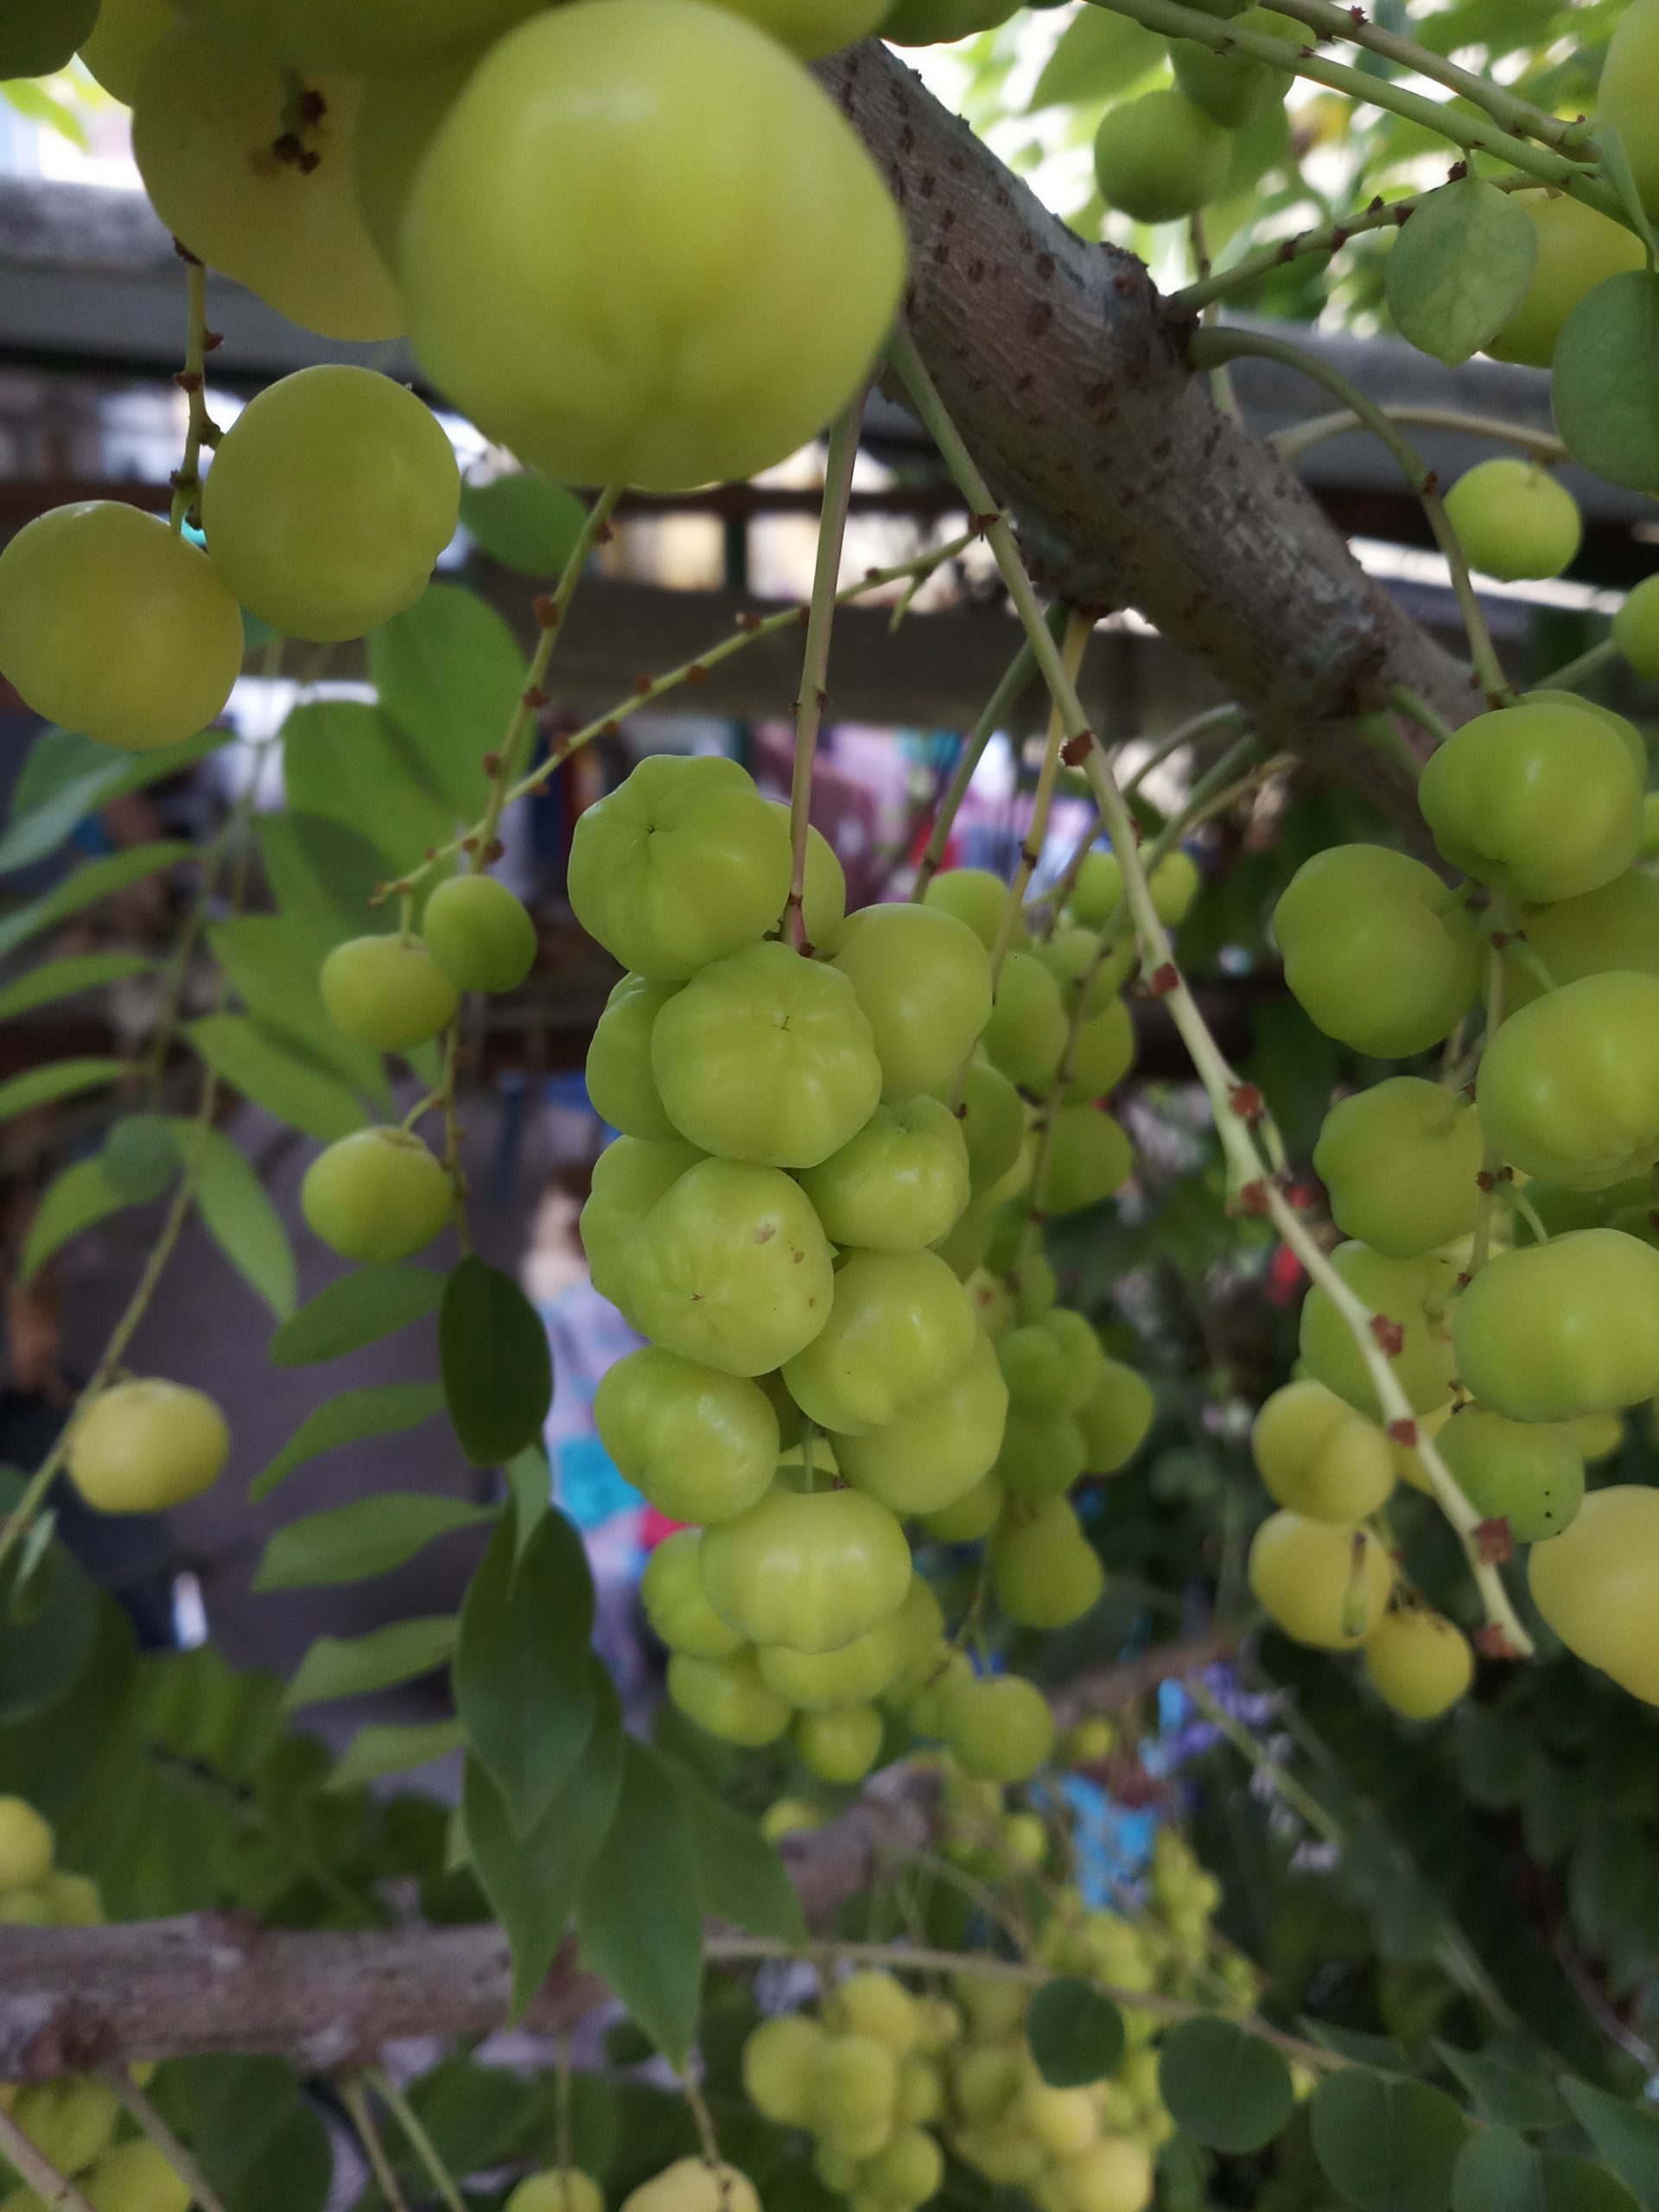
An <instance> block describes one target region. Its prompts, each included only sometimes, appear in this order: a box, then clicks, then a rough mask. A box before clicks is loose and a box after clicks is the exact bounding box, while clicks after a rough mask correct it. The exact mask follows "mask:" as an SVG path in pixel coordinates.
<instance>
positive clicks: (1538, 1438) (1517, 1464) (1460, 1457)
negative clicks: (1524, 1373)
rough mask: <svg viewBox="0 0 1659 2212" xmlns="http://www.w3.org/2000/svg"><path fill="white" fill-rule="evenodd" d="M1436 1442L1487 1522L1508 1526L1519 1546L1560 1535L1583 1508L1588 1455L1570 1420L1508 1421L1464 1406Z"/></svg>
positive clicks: (1465, 1491) (1471, 1500)
mask: <svg viewBox="0 0 1659 2212" xmlns="http://www.w3.org/2000/svg"><path fill="white" fill-rule="evenodd" d="M1437 1442H1438V1443H1439V1446H1440V1457H1441V1459H1444V1460H1445V1462H1446V1465H1447V1467H1448V1468H1449V1469H1450V1470H1451V1471H1452V1474H1453V1475H1454V1476H1455V1477H1456V1478H1457V1481H1458V1487H1459V1489H1460V1490H1461V1491H1463V1493H1464V1495H1465V1497H1467V1499H1468V1500H1469V1503H1471V1505H1472V1506H1474V1507H1476V1508H1477V1509H1478V1511H1479V1513H1480V1515H1481V1517H1482V1519H1483V1520H1486V1521H1507V1522H1509V1524H1510V1535H1512V1536H1513V1537H1514V1538H1515V1540H1516V1542H1517V1543H1521V1544H1532V1543H1536V1542H1537V1541H1539V1540H1540V1538H1541V1537H1545V1536H1559V1535H1560V1533H1561V1531H1562V1529H1565V1528H1566V1527H1567V1525H1568V1524H1569V1522H1571V1521H1572V1519H1573V1516H1574V1514H1576V1513H1577V1511H1578V1510H1579V1508H1580V1505H1582V1504H1583V1503H1584V1451H1583V1447H1582V1446H1581V1445H1580V1441H1579V1432H1578V1427H1577V1424H1576V1423H1575V1422H1573V1421H1506V1420H1505V1419H1504V1417H1503V1414H1494V1413H1488V1412H1487V1411H1486V1410H1485V1408H1484V1407H1481V1406H1463V1407H1460V1408H1457V1409H1456V1410H1455V1411H1454V1413H1453V1414H1452V1419H1451V1420H1450V1421H1447V1422H1446V1426H1445V1427H1444V1428H1443V1429H1441V1431H1440V1435H1439V1438H1438V1439H1437Z"/></svg>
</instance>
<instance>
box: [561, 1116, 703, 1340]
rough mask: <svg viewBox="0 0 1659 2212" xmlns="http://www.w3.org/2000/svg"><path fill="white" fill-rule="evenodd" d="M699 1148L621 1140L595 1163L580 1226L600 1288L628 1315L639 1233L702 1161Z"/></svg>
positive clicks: (677, 1140) (674, 1140)
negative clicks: (630, 1268) (631, 1261)
mask: <svg viewBox="0 0 1659 2212" xmlns="http://www.w3.org/2000/svg"><path fill="white" fill-rule="evenodd" d="M702 1156H703V1155H702V1154H701V1153H700V1152H699V1151H698V1150H697V1148H696V1146H695V1145H690V1144H687V1143H685V1142H684V1141H683V1139H682V1138H679V1137H673V1138H671V1139H669V1140H667V1141H664V1142H661V1143H658V1142H657V1141H655V1140H653V1139H652V1138H649V1137H618V1138H617V1139H616V1141H615V1142H614V1143H613V1144H607V1146H606V1147H605V1149H604V1151H603V1152H601V1154H600V1155H599V1158H598V1159H597V1160H595V1161H594V1173H593V1182H592V1186H591V1188H590V1190H589V1192H588V1201H587V1204H586V1205H584V1206H583V1207H582V1217H581V1219H580V1220H579V1221H578V1222H577V1224H576V1230H577V1234H578V1235H579V1236H581V1238H582V1250H583V1251H584V1252H585V1253H586V1254H587V1255H588V1273H589V1274H591V1276H592V1277H593V1282H594V1289H595V1290H596V1291H598V1293H599V1294H600V1296H601V1298H608V1299H609V1300H610V1301H611V1303H612V1304H613V1306H618V1307H619V1308H620V1310H621V1311H622V1312H623V1313H626V1312H627V1311H628V1306H627V1298H628V1291H627V1255H628V1250H629V1248H630V1246H631V1245H632V1242H633V1234H634V1231H635V1230H637V1229H638V1228H639V1224H640V1223H641V1222H642V1221H643V1220H644V1219H645V1216H646V1215H647V1214H648V1213H649V1212H650V1211H651V1210H652V1207H653V1206H654V1205H656V1203H657V1201H658V1198H662V1197H663V1196H664V1194H665V1193H666V1192H669V1191H671V1190H672V1189H673V1187H674V1185H675V1184H676V1183H677V1182H678V1181H679V1179H680V1178H681V1176H682V1175H683V1174H685V1173H687V1172H688V1170H689V1169H690V1168H693V1167H695V1166H696V1165H697V1164H698V1162H699V1161H700V1160H702Z"/></svg>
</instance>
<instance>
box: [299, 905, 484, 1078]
mask: <svg viewBox="0 0 1659 2212" xmlns="http://www.w3.org/2000/svg"><path fill="white" fill-rule="evenodd" d="M318 981H319V982H320V984H321V988H322V1002H323V1004H324V1006H325V1007H327V1009H328V1018H329V1020H331V1021H332V1022H333V1023H334V1027H335V1028H337V1029H339V1030H340V1031H341V1032H342V1033H344V1034H345V1035H346V1036H347V1037H349V1038H350V1039H352V1041H353V1044H356V1045H369V1046H372V1047H373V1048H374V1050H375V1051H376V1052H409V1051H410V1049H411V1047H413V1046H416V1045H424V1044H425V1042H426V1041H427V1039H428V1038H429V1037H435V1036H436V1035H437V1033H438V1032H439V1030H441V1029H442V1028H444V1027H447V1026H448V1023H449V1022H450V1021H452V1020H454V1012H455V1007H456V1004H457V999H456V994H455V987H454V984H453V983H452V982H450V980H449V978H448V976H446V975H445V974H444V972H443V970H442V968H440V967H439V965H438V963H437V962H436V961H435V959H434V958H433V957H432V955H431V953H430V952H429V950H427V948H426V946H425V945H424V944H422V943H421V942H420V941H419V939H418V938H412V937H403V936H400V935H399V934H398V933H397V931H392V932H391V934H390V935H388V936H385V937H354V938H347V939H346V943H345V944H337V945H336V946H335V947H334V950H333V951H332V952H331V953H330V954H329V955H328V957H327V959H326V960H325V961H324V962H323V963H322V973H321V976H319V978H318Z"/></svg>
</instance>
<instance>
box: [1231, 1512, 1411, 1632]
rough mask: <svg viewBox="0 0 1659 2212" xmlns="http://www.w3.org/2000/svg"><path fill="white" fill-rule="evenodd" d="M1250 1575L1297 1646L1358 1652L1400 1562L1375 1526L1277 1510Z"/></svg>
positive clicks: (1259, 1533)
mask: <svg viewBox="0 0 1659 2212" xmlns="http://www.w3.org/2000/svg"><path fill="white" fill-rule="evenodd" d="M1249 1580H1250V1589H1251V1591H1252V1592H1253V1593H1254V1595H1255V1601H1256V1603H1257V1604H1258V1605H1260V1606H1261V1607H1262V1610H1263V1611H1264V1612H1266V1613H1268V1614H1269V1615H1270V1616H1271V1618H1273V1619H1274V1621H1275V1622H1277V1624H1278V1625H1279V1626H1280V1627H1281V1629H1282V1630H1284V1632H1285V1634H1286V1635H1287V1637H1290V1638H1291V1639H1292V1641H1293V1642H1294V1643H1306V1644H1311V1645H1313V1647H1314V1648H1315V1649H1318V1650H1321V1651H1351V1650H1354V1649H1357V1646H1359V1645H1360V1644H1362V1643H1364V1641H1365V1639H1366V1637H1368V1636H1370V1634H1371V1632H1372V1630H1374V1629H1375V1628H1376V1624H1377V1623H1378V1622H1379V1621H1380V1620H1381V1619H1382V1618H1383V1611H1384V1610H1385V1609H1386V1607H1387V1605H1388V1602H1389V1592H1390V1591H1391V1590H1392V1589H1393V1587H1394V1567H1393V1563H1392V1562H1391V1560H1389V1555H1388V1554H1387V1553H1386V1552H1385V1551H1384V1550H1383V1547H1382V1545H1381V1544H1380V1543H1379V1542H1378V1541H1377V1540H1376V1537H1375V1536H1374V1535H1371V1534H1370V1530H1369V1529H1354V1528H1344V1527H1343V1526H1341V1525H1339V1524H1338V1522H1333V1521H1310V1520H1309V1519H1307V1518H1306V1516H1305V1515H1303V1514H1300V1513H1282V1512H1281V1513H1271V1514H1269V1515H1268V1518H1267V1519H1266V1520H1265V1521H1264V1522H1262V1526H1261V1527H1260V1528H1259V1529H1257V1530H1256V1532H1255V1536H1254V1538H1253V1539H1252V1541H1251V1543H1250V1559H1249Z"/></svg>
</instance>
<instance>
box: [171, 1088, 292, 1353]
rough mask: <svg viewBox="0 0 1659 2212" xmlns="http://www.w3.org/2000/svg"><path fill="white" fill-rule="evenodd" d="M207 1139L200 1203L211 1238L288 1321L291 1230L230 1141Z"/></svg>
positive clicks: (210, 1134) (213, 1133)
mask: <svg viewBox="0 0 1659 2212" xmlns="http://www.w3.org/2000/svg"><path fill="white" fill-rule="evenodd" d="M187 1126H188V1125H187ZM206 1134H207V1144H206V1147H205V1149H204V1151H203V1153H202V1155H201V1163H200V1168H199V1170H198V1172H197V1176H196V1204H197V1205H198V1207H199V1208H200V1211H201V1217H202V1219H203V1221H204V1222H206V1223H207V1233H208V1235H209V1236H211V1237H212V1238H213V1242H214V1243H215V1244H217V1245H218V1247H219V1250H220V1251H221V1252H222V1253H223V1254H224V1255H225V1256H226V1259H227V1260H228V1261H229V1262H230V1263H231V1265H232V1267H233V1268H235V1269H236V1271H237V1273H238V1274H239V1275H240V1276H241V1277H242V1279H243V1280H244V1281H245V1282H246V1283H248V1284H249V1285H250V1287H251V1288H252V1289H253V1290H255V1291H256V1292H257V1294H258V1295H259V1296H260V1297H261V1298H263V1299H264V1301H265V1303H266V1305H267V1306H270V1310H271V1312H272V1313H274V1314H275V1315H276V1316H277V1319H278V1320H279V1321H285V1320H286V1319H288V1317H289V1314H290V1313H292V1312H293V1311H294V1299H295V1293H296V1280H297V1278H296V1270H295V1265H294V1248H293V1246H292V1245H291V1244H290V1243H289V1240H288V1231H287V1230H286V1229H284V1228H283V1223H282V1217H281V1216H280V1215H279V1214H278V1213H277V1209H276V1207H275V1206H274V1205H272V1204H271V1202H270V1193H269V1192H267V1191H266V1189H265V1186H264V1184H263V1183H262V1182H261V1181H260V1180H259V1177H258V1175H257V1173H256V1171H255V1169H254V1168H253V1166H251V1163H250V1162H249V1161H248V1160H246V1159H245V1157H244V1156H243V1154H241V1153H240V1152H239V1151H238V1149H237V1147H236V1146H235V1145H234V1144H232V1141H231V1140H230V1138H229V1137H227V1136H226V1135H225V1133H224V1131H223V1130H222V1129H209V1130H207V1133H206ZM186 1141H187V1142H191V1143H194V1142H197V1141H200V1140H199V1138H188V1139H187V1140H186Z"/></svg>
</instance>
